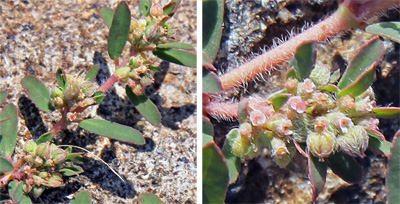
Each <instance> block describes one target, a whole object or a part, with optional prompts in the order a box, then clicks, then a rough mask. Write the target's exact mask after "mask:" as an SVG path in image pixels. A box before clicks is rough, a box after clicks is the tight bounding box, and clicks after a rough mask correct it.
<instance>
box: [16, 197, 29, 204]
mask: <svg viewBox="0 0 400 204" xmlns="http://www.w3.org/2000/svg"><path fill="white" fill-rule="evenodd" d="M19 204H32V200H31V198H30V197H29V196H28V195H23V196H22V199H21V202H19Z"/></svg>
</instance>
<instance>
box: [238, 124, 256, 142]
mask: <svg viewBox="0 0 400 204" xmlns="http://www.w3.org/2000/svg"><path fill="white" fill-rule="evenodd" d="M239 131H240V135H241V136H242V137H245V138H248V139H250V137H251V134H252V132H253V126H251V125H250V123H242V124H240V126H239Z"/></svg>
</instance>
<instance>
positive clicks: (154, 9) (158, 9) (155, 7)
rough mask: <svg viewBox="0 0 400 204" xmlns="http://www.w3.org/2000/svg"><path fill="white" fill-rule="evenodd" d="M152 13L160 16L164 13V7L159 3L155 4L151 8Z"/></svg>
mask: <svg viewBox="0 0 400 204" xmlns="http://www.w3.org/2000/svg"><path fill="white" fill-rule="evenodd" d="M150 15H152V16H154V17H159V16H162V15H163V9H162V8H161V6H160V5H159V4H153V5H152V6H151V9H150Z"/></svg>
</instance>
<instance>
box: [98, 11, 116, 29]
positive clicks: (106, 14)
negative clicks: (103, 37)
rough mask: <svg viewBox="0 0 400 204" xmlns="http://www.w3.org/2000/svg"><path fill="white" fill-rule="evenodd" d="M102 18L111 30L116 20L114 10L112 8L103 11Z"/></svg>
mask: <svg viewBox="0 0 400 204" xmlns="http://www.w3.org/2000/svg"><path fill="white" fill-rule="evenodd" d="M101 17H103V19H104V22H105V23H106V25H107V27H108V28H110V27H111V24H112V21H113V18H114V10H112V9H110V8H103V9H101Z"/></svg>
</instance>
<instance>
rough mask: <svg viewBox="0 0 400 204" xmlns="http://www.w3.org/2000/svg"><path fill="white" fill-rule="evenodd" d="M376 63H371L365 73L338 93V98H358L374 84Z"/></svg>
mask: <svg viewBox="0 0 400 204" xmlns="http://www.w3.org/2000/svg"><path fill="white" fill-rule="evenodd" d="M376 65H377V64H376V62H375V63H373V64H372V65H371V66H370V67H369V68H368V69H367V70H365V72H363V73H362V74H361V75H360V76H359V77H358V78H357V79H356V80H355V81H354V82H353V83H351V84H349V85H348V86H347V87H346V88H344V89H343V90H341V91H340V92H339V93H338V97H339V98H340V97H343V96H346V95H352V96H358V95H360V94H362V93H364V91H365V90H367V89H368V87H369V86H371V85H372V83H373V82H374V75H375V67H376Z"/></svg>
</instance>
